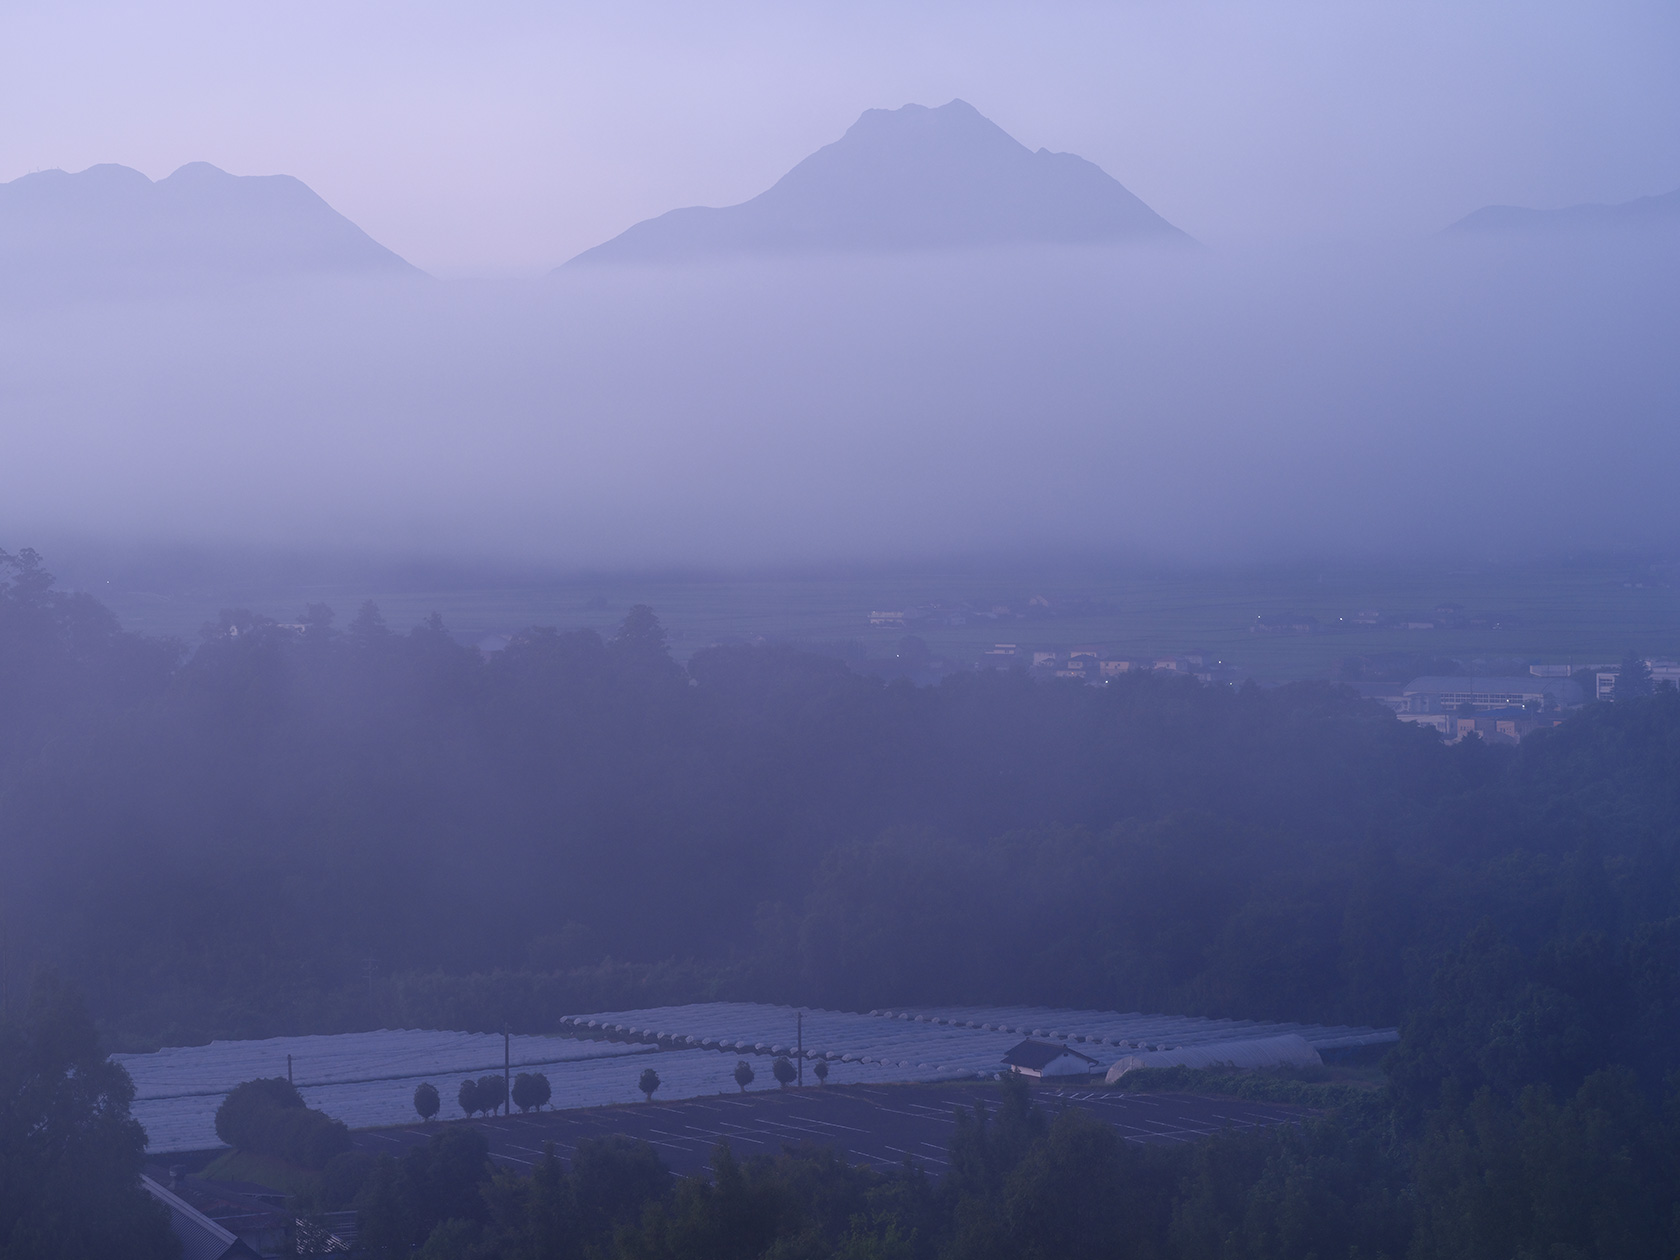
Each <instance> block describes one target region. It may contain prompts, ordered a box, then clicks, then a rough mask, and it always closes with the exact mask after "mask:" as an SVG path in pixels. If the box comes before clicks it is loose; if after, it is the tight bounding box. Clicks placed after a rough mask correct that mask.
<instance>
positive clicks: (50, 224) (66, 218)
mask: <svg viewBox="0 0 1680 1260" xmlns="http://www.w3.org/2000/svg"><path fill="white" fill-rule="evenodd" d="M414 270H415V269H414V268H413V267H411V266H410V265H409V264H408V263H406V262H404V261H403V260H402V259H401V258H399V257H397V255H396V254H394V253H392V252H391V251H390V250H388V249H386V248H385V247H384V246H383V245H381V244H379V243H378V242H377V241H375V240H374V239H373V238H372V237H370V236H368V234H367V233H366V232H363V231H362V230H361V228H359V227H357V226H356V225H355V224H354V223H352V222H350V220H349V219H346V218H345V217H344V216H343V215H341V214H339V213H338V211H336V210H334V209H333V208H332V207H331V206H329V205H328V204H327V203H326V202H325V201H323V200H322V199H321V198H320V197H318V196H317V195H316V194H315V193H314V192H313V191H311V190H310V188H309V187H308V185H306V184H304V183H302V182H301V181H299V180H296V179H293V178H292V177H291V176H289V175H245V176H240V175H229V174H228V173H227V172H226V171H222V170H219V169H217V168H216V167H214V166H211V165H210V164H209V163H208V162H193V163H190V164H188V165H186V166H183V167H182V168H181V169H180V170H178V171H176V172H175V173H174V174H173V175H170V176H169V177H168V178H166V179H160V180H158V181H157V182H156V183H153V182H152V181H151V180H149V179H147V178H146V177H145V176H144V175H142V174H141V173H140V172H139V171H135V170H130V169H129V168H128V167H126V166H116V165H112V164H105V165H100V166H92V167H89V168H88V169H87V170H85V171H81V172H79V173H77V174H74V175H72V174H69V173H67V172H65V171H40V172H38V173H36V174H33V175H25V176H23V177H21V178H19V179H14V180H12V181H11V182H10V183H7V184H0V284H4V283H6V282H12V283H21V284H24V285H26V286H27V285H34V286H49V287H50V286H54V285H64V286H66V287H68V288H71V289H76V290H86V289H102V288H107V287H110V288H119V289H121V288H129V287H133V286H136V285H139V286H142V287H149V286H150V285H151V284H153V283H164V284H183V285H193V284H198V283H206V282H209V283H213V282H215V281H217V280H227V279H233V280H241V279H254V278H259V277H279V276H289V275H299V274H321V273H329V274H330V273H338V274H346V273H370V272H372V273H378V272H386V273H403V272H409V273H412V272H414Z"/></svg>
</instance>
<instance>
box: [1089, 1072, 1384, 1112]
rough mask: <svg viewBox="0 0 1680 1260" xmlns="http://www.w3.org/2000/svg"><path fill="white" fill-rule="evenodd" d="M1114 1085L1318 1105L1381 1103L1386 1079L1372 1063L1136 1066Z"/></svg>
mask: <svg viewBox="0 0 1680 1260" xmlns="http://www.w3.org/2000/svg"><path fill="white" fill-rule="evenodd" d="M1115 1088H1116V1089H1118V1090H1120V1091H1121V1092H1123V1093H1128V1094H1221V1095H1225V1096H1227V1097H1231V1098H1246V1099H1248V1100H1249V1101H1251V1102H1276V1103H1293V1104H1295V1105H1296V1106H1301V1107H1312V1108H1314V1109H1315V1110H1320V1111H1336V1110H1358V1111H1363V1110H1366V1109H1368V1108H1370V1107H1373V1106H1380V1105H1382V1102H1383V1100H1384V1099H1385V1097H1386V1095H1387V1084H1386V1082H1385V1081H1384V1079H1383V1076H1382V1073H1381V1071H1380V1070H1378V1069H1376V1068H1370V1067H1366V1068H1349V1067H1312V1068H1290V1067H1280V1068H1255V1069H1252V1070H1249V1071H1234V1070H1232V1069H1230V1068H1186V1067H1163V1068H1138V1069H1137V1070H1136V1071H1132V1072H1127V1073H1126V1075H1125V1076H1123V1077H1121V1078H1120V1080H1119V1081H1118V1082H1117V1083H1116V1084H1115Z"/></svg>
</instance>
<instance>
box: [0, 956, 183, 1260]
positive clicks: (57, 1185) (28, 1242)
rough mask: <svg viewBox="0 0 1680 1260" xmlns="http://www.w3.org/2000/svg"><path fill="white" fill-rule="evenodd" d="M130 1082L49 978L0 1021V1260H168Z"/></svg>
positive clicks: (164, 1226)
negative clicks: (105, 1259)
mask: <svg viewBox="0 0 1680 1260" xmlns="http://www.w3.org/2000/svg"><path fill="white" fill-rule="evenodd" d="M133 1099H134V1084H133V1082H132V1081H130V1080H129V1078H128V1073H127V1072H125V1071H123V1069H122V1068H121V1067H120V1066H118V1065H117V1064H115V1063H112V1062H111V1061H110V1060H109V1059H107V1058H106V1056H105V1053H104V1051H103V1050H102V1049H101V1047H100V1045H99V1038H98V1035H97V1034H96V1032H95V1030H94V1027H93V1021H92V1020H90V1019H89V1018H88V1016H87V1012H86V1010H85V1009H84V1008H83V1007H82V1005H81V1002H80V1001H79V999H77V998H76V996H75V995H74V993H73V992H72V991H71V990H69V989H68V988H67V987H66V986H65V985H63V984H62V983H60V982H59V981H58V980H56V978H54V977H52V976H51V975H44V976H42V977H41V978H40V979H39V980H38V981H37V983H36V984H35V986H34V994H33V996H32V998H31V1001H30V1004H29V1008H28V1010H27V1012H26V1013H25V1014H24V1015H23V1016H22V1017H21V1018H19V1019H16V1020H13V1021H7V1020H5V1019H3V1018H0V1258H3V1260H58V1258H60V1257H62V1258H63V1260H94V1258H95V1257H101V1256H132V1257H134V1258H135V1260H169V1257H173V1256H175V1255H176V1254H178V1252H179V1244H178V1243H177V1242H176V1239H175V1235H174V1234H173V1233H171V1232H170V1230H169V1217H168V1214H167V1213H165V1212H164V1210H163V1208H162V1207H161V1206H160V1205H159V1204H158V1203H156V1202H155V1201H153V1200H152V1199H151V1198H150V1197H149V1196H148V1195H147V1194H146V1193H145V1191H143V1190H142V1189H141V1188H140V1169H141V1164H142V1152H143V1151H144V1149H145V1141H146V1139H145V1134H144V1132H143V1131H142V1130H141V1128H140V1126H139V1124H137V1123H136V1122H135V1121H134V1120H133V1119H132V1118H130V1116H129V1111H128V1109H129V1104H130V1103H131V1102H132V1101H133Z"/></svg>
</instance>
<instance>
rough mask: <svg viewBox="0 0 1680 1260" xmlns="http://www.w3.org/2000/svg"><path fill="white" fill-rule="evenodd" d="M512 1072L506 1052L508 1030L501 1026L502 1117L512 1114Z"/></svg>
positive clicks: (510, 1059) (505, 1026)
mask: <svg viewBox="0 0 1680 1260" xmlns="http://www.w3.org/2000/svg"><path fill="white" fill-rule="evenodd" d="M512 1072H513V1062H512V1058H511V1056H510V1055H509V1052H508V1029H507V1025H506V1024H503V1025H502V1084H503V1085H504V1086H505V1087H506V1088H504V1089H503V1090H502V1114H503V1115H504V1116H511V1115H512V1114H513V1076H512Z"/></svg>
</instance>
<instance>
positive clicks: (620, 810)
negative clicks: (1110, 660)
mask: <svg viewBox="0 0 1680 1260" xmlns="http://www.w3.org/2000/svg"><path fill="white" fill-rule="evenodd" d="M6 573H7V575H8V580H7V582H6V584H5V586H4V587H3V588H0V689H3V690H0V695H4V696H5V698H6V703H5V705H4V707H3V708H0V750H3V753H0V755H3V762H0V794H3V795H0V829H3V830H0V860H3V862H4V869H3V871H0V898H3V899H4V901H3V905H4V910H5V914H6V922H7V941H8V945H7V967H8V969H9V974H10V976H11V979H12V984H13V987H14V989H15V987H16V985H17V983H18V981H19V980H20V979H21V977H22V976H23V974H24V973H25V972H26V971H27V970H28V969H29V968H30V967H31V966H33V965H34V964H36V963H41V962H48V963H52V964H53V965H55V966H56V967H57V968H58V969H59V970H60V971H61V972H62V973H64V974H65V975H67V976H69V977H71V978H73V979H74V980H76V981H77V982H78V983H79V984H80V985H82V986H83V987H84V989H85V991H86V992H87V993H88V995H89V998H90V1002H91V1004H92V1007H93V1009H94V1011H95V1012H96V1014H97V1016H98V1017H99V1018H100V1019H101V1020H102V1021H103V1022H104V1024H105V1026H106V1027H107V1028H108V1029H109V1030H110V1031H111V1032H112V1033H114V1034H115V1035H116V1036H117V1037H118V1038H119V1039H120V1040H121V1041H122V1042H123V1043H124V1044H145V1043H148V1042H157V1041H160V1040H179V1039H193V1038H203V1037H207V1036H210V1035H223V1036H226V1035H245V1036H251V1035H263V1034H269V1033H279V1032H301V1031H327V1030H331V1029H336V1028H345V1027H353V1026H358V1025H379V1024H390V1023H399V1022H400V1023H431V1024H437V1023H442V1024H450V1025H456V1026H460V1025H479V1026H484V1027H499V1026H500V1024H501V1023H502V1022H503V1021H504V1020H507V1021H512V1022H513V1023H514V1024H515V1025H516V1026H529V1027H547V1026H550V1024H551V1021H552V1018H553V1016H554V1015H557V1014H560V1013H563V1012H564V1011H565V1010H567V1009H581V1008H582V1007H586V1006H591V1005H597V1004H621V1003H627V1002H632V1001H636V1000H641V999H643V998H648V999H652V998H659V999H661V1000H666V999H678V998H684V997H704V996H708V995H716V994H730V995H739V996H749V997H758V998H774V999H787V1000H795V1001H799V1002H804V1003H809V1004H825V1005H835V1006H849V1007H869V1006H873V1005H880V1004H893V1003H903V1002H909V1001H924V1002H932V1001H942V1002H958V1001H963V1002H972V1001H1013V1002H1031V1003H1054V1004H1068V1005H1087V1006H1097V1007H1105V1008H1113V1009H1137V1008H1142V1009H1152V1010H1165V1011H1179V1012H1187V1013H1207V1014H1219V1015H1232V1016H1239V1015H1240V1016H1265V1017H1272V1018H1295V1019H1309V1020H1335V1021H1357V1022H1376V1023H1384V1022H1397V1021H1399V1020H1401V1019H1402V1018H1404V1017H1405V1015H1406V1013H1407V1012H1408V1011H1410V1010H1413V1009H1415V1008H1417V1007H1418V1006H1419V1005H1420V1004H1421V1003H1423V1002H1424V1001H1426V1000H1427V998H1428V995H1429V985H1430V982H1431V979H1432V977H1433V976H1434V975H1435V973H1436V971H1437V970H1438V968H1439V966H1440V963H1441V960H1442V959H1444V958H1447V957H1451V956H1453V952H1454V951H1455V950H1457V949H1458V948H1460V946H1461V944H1462V943H1463V942H1464V941H1466V940H1467V939H1470V937H1471V934H1472V933H1477V934H1479V935H1477V936H1476V939H1477V940H1482V941H1485V942H1488V945H1487V949H1488V950H1494V949H1496V948H1497V950H1501V951H1508V952H1509V953H1510V956H1511V958H1512V959H1513V960H1515V961H1513V962H1512V963H1511V965H1512V966H1516V967H1522V968H1533V967H1541V966H1543V965H1544V964H1543V960H1544V959H1546V958H1548V957H1550V956H1551V954H1549V953H1548V951H1552V952H1553V953H1555V952H1556V951H1557V950H1558V949H1560V948H1563V946H1562V945H1560V944H1559V943H1560V942H1570V943H1571V944H1569V945H1568V948H1569V949H1570V950H1572V951H1574V953H1572V954H1571V957H1572V958H1573V959H1574V960H1575V961H1573V962H1571V963H1570V964H1569V965H1568V966H1563V965H1562V964H1559V965H1558V966H1559V967H1560V968H1561V970H1560V971H1559V976H1558V979H1557V981H1556V983H1557V985H1558V986H1561V988H1560V991H1569V990H1570V988H1571V986H1576V987H1578V988H1580V989H1581V991H1582V992H1583V994H1586V995H1590V997H1591V1000H1592V1001H1593V1002H1594V1003H1597V1004H1598V1006H1599V1007H1600V1008H1602V1006H1603V1004H1604V1003H1606V1002H1610V1001H1612V996H1611V993H1610V991H1609V990H1607V989H1605V987H1604V986H1603V984H1602V983H1601V982H1600V981H1601V979H1602V977H1601V976H1600V975H1599V973H1598V972H1594V971H1593V970H1592V969H1593V968H1598V969H1599V971H1600V972H1602V971H1603V970H1604V969H1606V968H1608V969H1611V970H1615V969H1617V968H1621V969H1628V968H1633V969H1635V970H1637V968H1638V967H1639V966H1642V965H1643V964H1642V963H1640V962H1639V961H1638V959H1639V958H1643V957H1644V953H1642V952H1641V951H1644V952H1645V953H1648V952H1650V951H1652V950H1655V949H1657V946H1656V945H1654V944H1653V943H1652V942H1653V940H1654V939H1655V938H1654V937H1653V935H1652V934H1653V933H1661V932H1662V931H1666V930H1667V929H1666V928H1662V927H1660V926H1658V925H1662V924H1664V923H1665V922H1666V921H1668V920H1670V919H1671V918H1672V917H1673V916H1674V915H1675V914H1676V910H1677V906H1676V902H1677V897H1680V891H1677V883H1676V865H1675V862H1676V845H1675V834H1676V832H1675V828H1676V825H1677V823H1680V778H1677V777H1676V776H1675V775H1674V774H1673V772H1672V767H1673V766H1674V764H1675V754H1676V752H1677V751H1680V696H1677V695H1674V694H1672V693H1668V694H1661V695H1659V696H1657V697H1656V698H1654V699H1652V700H1650V701H1649V702H1644V703H1639V704H1624V705H1621V706H1616V707H1611V706H1599V707H1594V708H1591V709H1589V710H1587V711H1585V712H1584V713H1583V714H1581V715H1580V716H1579V717H1577V718H1575V719H1573V720H1572V721H1571V722H1570V723H1568V724H1567V725H1565V726H1564V727H1563V728H1561V729H1560V730H1558V731H1556V732H1552V733H1548V734H1546V735H1544V736H1540V737H1536V738H1533V739H1531V740H1529V741H1528V742H1526V743H1525V744H1524V745H1523V746H1522V748H1521V749H1520V750H1516V749H1504V748H1494V747H1488V746H1484V745H1481V744H1479V743H1476V742H1469V743H1466V744H1463V745H1460V746H1457V747H1446V746H1443V745H1441V744H1440V743H1439V742H1438V741H1437V739H1436V737H1435V736H1434V735H1433V734H1432V733H1431V732H1428V731H1423V730H1418V729H1415V728H1412V727H1409V726H1407V725H1405V724H1403V723H1400V722H1397V721H1395V720H1394V719H1393V717H1392V716H1391V715H1390V714H1389V713H1387V712H1386V711H1385V710H1383V709H1382V708H1381V707H1380V706H1376V705H1373V704H1369V703H1366V702H1363V701H1361V700H1359V699H1358V698H1356V697H1355V696H1354V695H1353V694H1352V693H1350V692H1347V691H1343V690H1338V689H1335V688H1332V687H1328V686H1323V685H1305V684H1303V685H1297V686H1289V687H1282V688H1277V689H1272V690H1262V689H1259V688H1256V687H1252V686H1247V687H1240V688H1236V689H1228V688H1215V687H1204V686H1201V685H1199V684H1197V683H1195V682H1193V681H1190V680H1186V679H1175V678H1164V677H1157V676H1150V675H1143V676H1138V677H1128V678H1122V679H1118V680H1116V681H1115V682H1114V683H1113V684H1111V685H1110V686H1107V687H1104V688H1091V687H1085V686H1080V685H1077V684H1072V683H1069V684H1065V685H1063V684H1053V683H1043V682H1038V681H1033V680H1029V679H1028V678H1026V677H1024V676H1021V675H1018V674H999V673H991V672H985V673H977V674H974V675H972V676H962V677H957V678H952V679H949V680H947V681H946V682H944V683H943V684H941V685H939V686H937V687H924V688H916V687H912V686H909V685H906V684H901V683H890V684H889V683H882V682H880V681H878V680H875V679H872V678H867V677H862V676H858V675H855V674H852V673H851V672H849V671H848V670H847V669H846V668H845V666H844V665H842V664H841V663H839V662H836V661H833V660H829V659H826V658H822V657H817V656H810V655H802V654H800V653H797V652H793V651H790V650H783V649H779V648H774V647H764V648H749V647H723V648H713V649H709V650H705V651H702V652H700V653H698V654H697V655H696V656H695V657H694V658H693V660H692V661H691V662H690V664H689V667H688V669H687V670H686V671H685V670H684V669H682V668H680V667H678V666H677V665H675V664H674V663H673V662H672V661H671V659H670V657H669V655H668V654H667V652H666V650H665V645H664V639H663V634H662V632H661V630H660V628H659V625H658V622H657V620H656V618H655V617H654V615H653V614H652V612H651V611H649V610H646V609H637V610H634V611H632V613H631V614H630V615H629V616H628V617H627V618H626V620H625V622H624V625H623V627H622V629H621V630H620V631H619V632H618V634H617V635H616V636H614V637H613V638H611V639H609V640H603V639H602V638H601V637H600V636H598V635H596V634H595V633H593V632H590V631H580V632H564V631H556V630H553V629H543V628H536V629H532V630H530V631H528V632H526V633H525V634H523V635H521V636H520V637H519V638H517V639H516V640H515V641H514V642H513V643H512V644H511V645H510V646H509V647H508V648H507V649H506V650H504V651H502V652H499V653H497V654H495V655H494V656H493V657H491V658H490V659H489V660H485V659H483V658H482V657H481V656H480V654H479V653H478V652H477V651H476V650H475V649H471V648H466V647H462V646H461V645H459V644H457V643H456V642H455V641H454V640H453V639H452V638H451V637H450V636H449V634H448V633H447V631H446V629H445V628H444V627H443V626H442V625H441V624H439V623H438V622H437V621H436V620H432V621H430V622H428V623H425V624H422V625H420V626H417V627H414V628H412V629H409V630H405V631H400V632H399V631H396V630H393V629H391V628H389V627H387V626H386V625H384V624H383V622H382V620H381V619H380V617H379V614H378V612H377V610H376V609H374V608H373V607H371V606H367V607H364V608H362V609H361V610H360V611H359V612H358V613H357V614H356V615H355V616H354V617H352V618H351V619H350V620H349V622H348V624H346V625H343V626H342V627H341V626H339V625H338V623H337V620H336V619H335V618H334V617H333V615H332V613H331V612H330V610H328V609H325V608H322V607H314V608H311V609H309V610H307V611H306V613H305V614H304V616H303V618H302V620H301V622H300V623H299V624H300V625H302V626H303V627H304V628H302V629H301V630H300V629H296V628H285V627H280V626H276V625H273V624H270V623H266V622H264V621H263V620H261V619H259V618H255V617H252V616H251V615H249V614H246V613H240V612H230V613H228V614H226V615H225V616H224V617H223V618H222V620H221V622H220V623H219V624H217V625H214V626H208V627H206V629H205V633H204V636H203V639H202V641H201V642H200V643H198V644H196V645H194V646H193V647H192V648H191V649H190V650H189V649H188V648H187V647H185V646H183V645H180V644H172V643H164V642H156V641H149V640H144V639H141V638H138V637H136V636H133V635H129V634H125V633H124V632H122V630H121V629H120V627H119V626H118V625H117V624H116V623H115V621H114V620H113V619H112V618H111V617H110V615H109V614H108V613H107V612H106V611H105V610H104V609H102V608H101V607H100V606H99V605H98V604H97V603H95V602H94V601H93V600H91V599H90V598H88V597H86V596H81V595H67V594H64V593H61V592H58V591H57V590H55V589H54V588H53V586H52V585H51V579H50V578H49V577H48V576H47V575H46V573H45V572H44V571H43V570H42V569H41V567H40V565H39V562H38V560H37V559H36V558H34V557H33V556H32V555H28V554H24V555H22V556H17V557H7V559H6ZM1485 952H1486V951H1484V954H1485ZM1659 952H1660V951H1659ZM1501 956H1503V955H1501ZM370 960H371V966H370ZM370 972H371V974H372V977H373V980H372V983H371V984H370V983H369V980H368V977H369V974H370ZM1629 974H1632V973H1631V972H1630V973H1629ZM1623 987H1624V988H1625V986H1623ZM1630 1000H1631V999H1630ZM1611 1017H1618V1018H1619V1017H1621V1016H1617V1015H1616V1014H1615V1012H1613V1011H1609V1010H1606V1009H1595V1013H1594V1018H1595V1020H1602V1019H1605V1018H1611ZM1600 1026H1602V1025H1595V1028H1596V1027H1600ZM1597 1035H1598V1033H1597V1032H1596V1031H1595V1032H1594V1036H1597Z"/></svg>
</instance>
